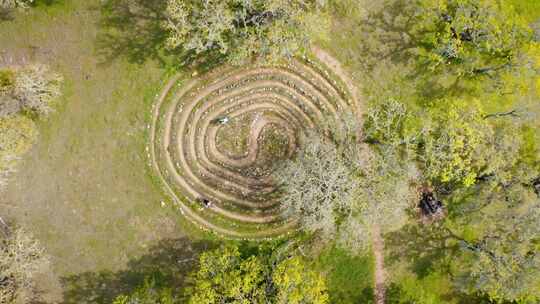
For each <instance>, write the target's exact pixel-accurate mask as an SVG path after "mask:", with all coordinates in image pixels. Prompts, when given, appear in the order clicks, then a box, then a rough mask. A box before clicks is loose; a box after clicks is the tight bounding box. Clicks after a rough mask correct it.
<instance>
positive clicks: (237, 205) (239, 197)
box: [149, 49, 360, 239]
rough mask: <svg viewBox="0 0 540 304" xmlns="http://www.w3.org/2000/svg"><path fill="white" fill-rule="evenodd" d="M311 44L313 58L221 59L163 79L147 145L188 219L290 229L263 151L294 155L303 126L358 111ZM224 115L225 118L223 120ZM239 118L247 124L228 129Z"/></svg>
mask: <svg viewBox="0 0 540 304" xmlns="http://www.w3.org/2000/svg"><path fill="white" fill-rule="evenodd" d="M313 53H314V54H315V57H314V59H302V60H300V59H298V60H292V61H290V62H287V63H282V64H273V65H264V64H253V65H250V66H246V67H242V68H233V67H223V68H220V69H217V70H214V71H212V72H210V73H207V74H204V75H202V76H200V77H197V78H195V79H189V80H184V79H182V76H181V75H177V76H175V77H173V78H172V79H171V80H170V81H169V82H168V83H167V84H166V86H165V87H164V89H163V91H162V92H161V94H160V95H159V96H158V100H157V102H156V103H155V104H154V108H153V119H152V125H151V136H150V140H151V143H150V151H149V152H150V157H151V162H152V167H153V168H154V169H155V171H156V173H157V175H158V177H159V179H160V181H161V182H162V184H163V186H164V188H165V190H166V191H167V193H168V194H169V195H170V196H171V197H172V198H173V199H174V201H175V202H176V203H177V204H178V205H179V206H180V209H181V211H182V213H183V214H184V215H185V216H186V217H187V218H188V219H190V220H191V221H192V222H194V223H196V224H197V225H198V226H200V227H202V228H204V229H208V230H211V231H213V232H215V233H218V234H220V235H222V236H226V237H232V238H245V239H261V238H270V237H276V236H280V235H283V234H286V233H288V232H291V231H293V230H294V228H295V226H296V223H295V220H294V219H289V218H286V217H284V216H283V215H282V214H281V212H280V208H279V194H278V192H277V191H276V187H275V185H274V184H273V182H272V179H271V177H270V173H271V168H272V163H275V162H277V161H279V160H280V159H279V157H277V156H274V155H273V154H272V153H270V152H265V151H273V150H270V146H272V145H275V146H276V147H277V148H275V147H274V149H278V150H279V151H283V153H282V154H283V155H282V156H280V157H282V158H283V157H292V156H293V155H294V152H295V151H296V148H297V147H298V145H301V144H302V142H301V139H302V136H301V135H302V134H303V133H304V132H305V131H306V130H307V129H310V128H316V127H317V126H318V125H320V124H321V123H322V122H324V120H325V119H328V117H334V118H335V119H336V120H337V121H341V117H342V114H343V113H346V112H349V113H350V112H353V113H355V115H359V113H360V112H359V109H358V100H357V94H356V91H355V89H354V88H352V89H351V83H350V81H349V80H348V78H347V79H343V77H340V76H338V75H339V74H340V73H342V71H334V70H332V65H335V63H336V62H335V61H331V60H329V58H331V57H329V56H328V55H327V54H326V53H324V52H322V51H321V50H317V49H314V52H313ZM224 117H227V118H228V119H229V120H230V121H231V122H227V123H220V122H219V120H220V118H224ZM242 123H243V125H244V126H245V128H244V129H245V130H244V129H241V128H239V129H238V130H236V129H233V130H232V133H231V130H229V133H226V132H225V131H226V130H227V128H231V126H236V125H239V126H242ZM233 124H234V125H233ZM242 130H244V131H242ZM272 132H274V133H276V132H277V133H278V134H280V136H281V137H280V138H283V140H282V141H279V142H278V143H279V144H273V142H272V141H269V139H268V138H272V137H271V136H270V135H271V134H273V133H272ZM233 139H235V140H236V139H242V140H243V142H244V145H243V146H242V153H234V151H231V150H228V148H227V147H228V146H227V145H225V144H227V143H229V142H232V141H233ZM276 155H277V154H276ZM208 202H209V203H208Z"/></svg>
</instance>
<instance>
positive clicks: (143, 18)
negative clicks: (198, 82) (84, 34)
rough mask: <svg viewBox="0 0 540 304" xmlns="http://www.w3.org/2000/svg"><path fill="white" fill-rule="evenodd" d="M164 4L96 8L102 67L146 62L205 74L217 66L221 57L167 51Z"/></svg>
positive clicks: (122, 1)
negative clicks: (119, 62)
mask: <svg viewBox="0 0 540 304" xmlns="http://www.w3.org/2000/svg"><path fill="white" fill-rule="evenodd" d="M166 9H167V1H166V0H107V1H105V2H104V3H103V4H102V5H101V6H100V7H99V8H98V10H100V12H101V16H102V17H101V19H100V21H99V27H100V32H99V34H98V37H97V40H96V46H97V54H98V56H99V57H100V58H101V60H102V62H101V63H102V64H109V63H110V62H112V61H114V60H115V59H117V58H126V59H127V60H128V61H129V62H131V63H136V64H142V63H144V62H146V61H148V60H153V61H156V62H158V63H159V64H160V65H161V66H163V67H171V66H173V67H175V68H177V69H178V68H179V67H183V68H193V67H196V68H198V69H200V70H207V69H210V68H212V67H214V66H215V65H217V64H219V63H221V62H222V60H223V56H221V55H220V54H216V53H212V52H209V53H203V54H195V53H194V52H190V51H184V50H183V49H182V48H177V49H168V48H167V47H166V40H167V36H168V32H167V30H166V29H164V27H163V23H164V22H165V21H166V20H167V18H166Z"/></svg>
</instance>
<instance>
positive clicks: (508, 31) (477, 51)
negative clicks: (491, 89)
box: [413, 0, 532, 76]
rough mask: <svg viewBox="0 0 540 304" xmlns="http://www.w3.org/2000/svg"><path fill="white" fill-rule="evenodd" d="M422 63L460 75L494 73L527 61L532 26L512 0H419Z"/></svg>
mask: <svg viewBox="0 0 540 304" xmlns="http://www.w3.org/2000/svg"><path fill="white" fill-rule="evenodd" d="M418 3H419V11H418V12H417V20H416V22H415V26H414V29H413V32H415V33H416V35H417V37H418V38H419V41H418V47H419V55H420V59H419V60H420V63H421V64H423V65H425V66H426V67H427V68H428V69H429V70H430V71H433V72H437V71H447V72H450V73H451V74H454V75H458V76H478V75H489V76H493V75H495V74H497V73H499V72H500V71H504V70H508V69H512V68H515V67H516V66H517V65H519V64H521V62H520V59H521V58H520V57H521V56H522V53H523V47H524V46H525V45H526V42H527V41H529V40H530V39H531V38H532V31H531V29H530V28H529V26H528V24H527V23H526V21H525V20H524V19H523V18H522V17H521V16H519V15H518V14H517V13H516V12H515V11H514V8H513V7H512V6H511V5H510V4H508V3H507V2H506V1H499V0H419V2H418Z"/></svg>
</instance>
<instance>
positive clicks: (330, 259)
mask: <svg viewBox="0 0 540 304" xmlns="http://www.w3.org/2000/svg"><path fill="white" fill-rule="evenodd" d="M315 269H317V270H318V271H321V272H323V273H325V274H326V280H327V286H328V291H329V294H330V303H340V304H356V303H363V304H367V303H372V301H373V288H372V286H373V257H372V256H352V255H350V254H349V253H347V252H346V251H345V250H343V249H339V248H336V247H334V248H328V249H325V250H324V251H323V252H322V253H321V255H320V256H319V257H318V258H317V260H316V262H315Z"/></svg>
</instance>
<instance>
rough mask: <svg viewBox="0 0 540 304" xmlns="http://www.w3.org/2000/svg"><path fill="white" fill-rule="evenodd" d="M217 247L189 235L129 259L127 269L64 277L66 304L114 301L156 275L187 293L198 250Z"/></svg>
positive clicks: (157, 245)
mask: <svg viewBox="0 0 540 304" xmlns="http://www.w3.org/2000/svg"><path fill="white" fill-rule="evenodd" d="M214 247H215V244H213V243H211V242H208V241H201V242H192V241H191V240H189V239H187V238H180V239H168V240H162V241H160V242H158V243H157V244H156V245H154V246H152V247H151V248H150V249H149V250H148V252H147V253H146V254H144V255H143V256H141V257H140V258H137V259H134V260H131V261H130V262H128V265H127V267H126V269H125V270H121V271H118V272H112V271H99V272H85V273H81V274H77V275H73V276H68V277H63V278H62V279H61V282H62V285H63V288H64V294H63V297H64V302H63V303H66V304H67V303H77V304H83V303H111V302H112V301H113V299H114V298H115V297H116V296H118V295H120V294H126V293H130V292H132V291H134V290H135V289H136V288H137V287H139V286H140V285H141V284H142V283H143V282H144V279H145V278H146V277H149V276H154V275H158V276H159V279H160V282H161V284H163V286H167V287H170V288H173V293H174V294H175V295H177V296H179V297H182V296H185V295H184V294H183V290H182V288H183V287H184V286H185V284H186V281H185V280H186V278H187V275H188V274H189V273H190V272H191V271H193V269H194V267H195V266H196V265H197V261H198V255H199V253H200V252H202V251H205V250H208V249H212V248H214Z"/></svg>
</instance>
